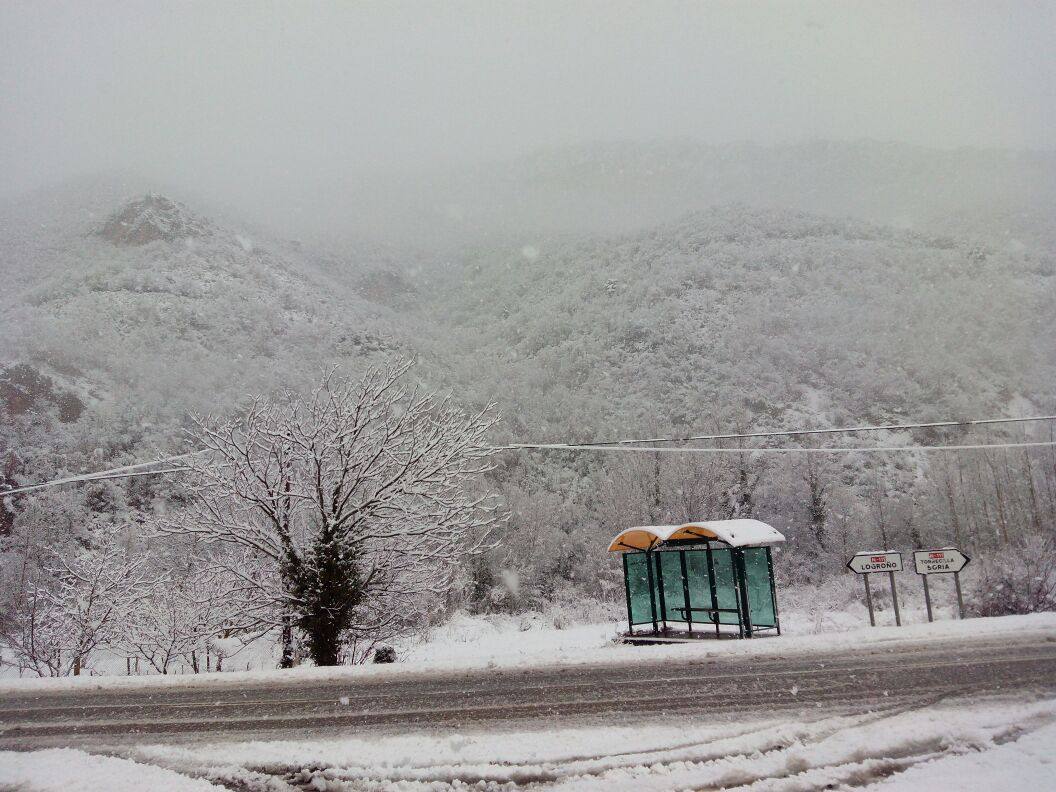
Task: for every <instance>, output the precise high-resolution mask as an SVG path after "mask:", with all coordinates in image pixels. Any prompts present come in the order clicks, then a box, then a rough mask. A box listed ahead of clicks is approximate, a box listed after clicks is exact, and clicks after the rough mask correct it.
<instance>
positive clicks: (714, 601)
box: [704, 543, 722, 638]
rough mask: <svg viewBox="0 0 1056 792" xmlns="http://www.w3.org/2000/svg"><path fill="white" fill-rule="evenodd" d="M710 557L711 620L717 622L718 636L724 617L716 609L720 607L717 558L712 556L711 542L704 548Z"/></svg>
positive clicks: (716, 634) (716, 633)
mask: <svg viewBox="0 0 1056 792" xmlns="http://www.w3.org/2000/svg"><path fill="white" fill-rule="evenodd" d="M704 550H705V554H706V555H707V559H708V588H709V589H710V590H711V620H712V621H713V622H715V637H716V638H718V637H719V636H720V635H721V633H722V631H721V629H720V627H719V625H720V623H721V622H722V619H721V618H720V617H719V614H718V613H717V611H716V609H717V608H718V607H719V595H718V592H717V591H716V589H715V559H714V558H712V556H711V544H710V543H709V544H708V545H707V547H705V548H704Z"/></svg>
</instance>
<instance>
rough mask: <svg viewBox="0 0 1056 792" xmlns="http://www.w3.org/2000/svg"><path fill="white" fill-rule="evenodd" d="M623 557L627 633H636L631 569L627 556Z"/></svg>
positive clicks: (623, 554)
mask: <svg viewBox="0 0 1056 792" xmlns="http://www.w3.org/2000/svg"><path fill="white" fill-rule="evenodd" d="M621 556H622V557H623V590H624V593H625V594H626V595H627V631H628V632H631V633H633V632H634V612H633V611H632V610H631V568H630V565H629V564H628V562H627V554H626V553H621Z"/></svg>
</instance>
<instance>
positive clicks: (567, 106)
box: [0, 0, 1056, 190]
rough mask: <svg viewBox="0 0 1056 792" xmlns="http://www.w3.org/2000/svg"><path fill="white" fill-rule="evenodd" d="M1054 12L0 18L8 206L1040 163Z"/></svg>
mask: <svg viewBox="0 0 1056 792" xmlns="http://www.w3.org/2000/svg"><path fill="white" fill-rule="evenodd" d="M1053 31H1056V4H1054V3H1036V4H1032V3H1025V2H984V3H968V2H952V3H940V2H914V3H906V4H898V3H877V2H867V3H831V4H830V3H818V4H814V3H810V4H808V3H781V4H772V5H771V4H747V3H741V2H737V3H709V2H690V3H631V4H616V3H613V2H611V1H606V2H599V3H585V2H584V3H576V2H571V0H565V2H560V3H543V2H520V3H516V4H513V3H498V2H480V3H476V2H467V3H454V2H444V3H410V4H406V5H403V4H395V3H378V4H365V3H353V2H343V3H333V4H326V3H318V4H317V3H300V2H273V3H266V2H256V3H239V4H235V3H227V2H204V3H190V4H188V3H174V2H169V3H158V2H155V1H154V0H151V1H150V2H135V3H115V2H105V1H104V0H100V1H99V2H92V3H83V2H69V3H63V4H51V3H44V2H39V1H38V0H31V1H30V2H12V0H6V1H5V2H3V3H2V5H0V91H2V110H0V159H2V161H0V165H2V168H3V183H4V184H5V185H6V187H7V189H9V190H10V189H15V190H19V189H24V188H26V187H30V186H34V185H36V184H39V183H43V182H46V181H51V180H54V179H56V178H62V177H64V176H66V175H72V174H76V173H80V172H85V171H95V170H100V169H107V168H122V169H127V168H132V169H136V170H143V171H145V172H148V173H151V174H155V175H157V176H159V177H163V178H165V177H172V178H181V179H182V178H186V177H187V176H188V175H189V174H191V175H193V174H194V173H196V172H198V173H209V174H210V176H211V179H239V178H243V177H244V176H245V174H247V173H257V174H261V173H267V174H270V176H271V177H272V178H274V177H279V178H298V177H300V176H308V177H315V176H325V175H329V174H334V173H342V172H347V171H349V170H354V169H357V168H363V167H370V168H378V167H380V168H389V167H393V166H395V167H406V168H409V169H415V168H419V167H421V166H423V165H434V164H435V165H448V164H451V163H459V162H465V161H470V160H476V159H491V158H496V157H505V156H509V155H516V154H518V153H521V152H524V151H528V150H532V149H535V148H538V147H541V146H546V145H551V144H561V143H568V142H582V141H590V140H614V139H617V140H624V139H653V138H676V137H689V138H694V139H699V140H702V141H707V142H725V141H733V140H738V141H740V140H753V141H758V142H784V141H800V140H804V139H809V138H830V139H856V138H874V139H879V140H897V141H906V142H912V143H919V144H924V145H931V146H943V147H950V146H961V145H972V146H999V147H1032V148H1051V147H1052V145H1053V140H1054V139H1056V138H1054V134H1053V133H1054V126H1056V110H1054V107H1056V57H1054V56H1053V51H1052V50H1053V46H1052V45H1053Z"/></svg>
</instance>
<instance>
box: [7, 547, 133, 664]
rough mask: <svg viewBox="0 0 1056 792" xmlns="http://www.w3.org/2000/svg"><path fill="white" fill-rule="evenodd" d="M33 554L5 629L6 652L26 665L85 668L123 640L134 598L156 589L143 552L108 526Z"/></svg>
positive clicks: (14, 660) (16, 662) (12, 659)
mask: <svg viewBox="0 0 1056 792" xmlns="http://www.w3.org/2000/svg"><path fill="white" fill-rule="evenodd" d="M30 558H31V559H32V560H34V561H35V562H36V563H35V564H34V565H33V568H32V569H27V574H25V575H24V577H23V579H22V580H23V582H22V587H21V590H20V591H19V592H17V598H18V602H17V603H15V607H14V608H13V609H12V611H13V616H12V618H11V623H10V624H8V625H7V628H6V629H5V630H4V631H3V634H2V636H0V640H2V642H3V643H4V644H5V645H6V649H7V652H6V653H5V654H7V655H8V657H9V660H8V661H9V662H11V663H12V664H13V665H15V666H17V667H18V669H19V671H20V672H25V671H29V672H32V673H35V674H37V675H39V676H67V675H70V674H73V675H78V674H80V673H81V672H82V671H83V670H84V669H86V668H87V667H88V666H89V663H90V662H91V660H92V657H93V655H94V654H95V652H96V651H97V650H98V649H100V648H102V647H106V646H109V645H111V644H112V643H113V642H114V641H115V640H116V638H117V636H118V635H119V632H120V630H121V628H122V625H123V624H124V622H125V621H126V618H127V614H128V611H129V609H130V607H131V606H132V604H133V603H134V602H136V601H142V600H143V599H144V598H146V597H148V596H149V594H150V591H151V585H152V584H151V583H150V582H149V580H148V577H147V575H146V574H145V573H144V569H143V563H142V559H133V558H131V557H130V556H129V554H128V552H127V550H126V549H125V548H124V547H123V546H122V544H121V542H120V541H118V539H117V537H115V535H114V533H113V531H111V530H108V529H100V530H99V531H98V532H95V533H93V534H92V535H91V536H90V538H89V540H87V541H86V542H85V543H84V544H83V545H81V546H79V547H77V548H74V549H69V548H64V549H62V550H54V549H51V548H40V549H39V551H38V553H37V554H35V555H33V556H30Z"/></svg>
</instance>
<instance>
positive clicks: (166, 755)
mask: <svg viewBox="0 0 1056 792" xmlns="http://www.w3.org/2000/svg"><path fill="white" fill-rule="evenodd" d="M1053 748H1056V701H1043V702H1038V703H1024V702H1022V701H1010V700H1003V701H998V700H984V701H977V700H972V699H960V700H956V701H950V702H945V703H942V704H934V703H932V704H929V705H927V706H904V705H899V706H893V707H890V708H887V709H880V710H877V711H873V712H866V713H860V714H854V715H830V716H817V715H814V714H813V713H812V712H811V711H810V710H809V709H805V710H804V712H802V713H800V714H799V715H798V716H797V717H795V718H792V719H789V718H784V719H781V720H777V719H773V718H771V719H765V720H754V721H748V722H744V721H730V722H726V723H708V722H707V716H706V715H701V716H697V717H695V718H689V719H687V718H685V717H680V718H677V719H675V720H674V721H672V720H671V719H666V720H664V721H663V722H658V723H648V724H645V723H642V724H637V725H634V726H618V725H617V726H605V727H603V728H598V727H597V726H594V727H585V728H561V729H545V730H534V731H516V732H507V733H502V732H499V733H496V732H494V731H482V730H467V731H442V732H437V733H433V734H416V735H414V736H413V737H412V736H407V735H394V736H375V737H370V736H367V737H354V738H341V739H328V740H312V741H301V740H293V741H291V740H279V741H248V742H234V743H210V744H198V745H189V746H175V745H141V746H139V747H137V748H134V749H131V751H130V755H131V756H133V757H134V758H136V759H139V760H141V761H148V762H154V763H157V764H158V765H161V766H163V767H169V768H172V769H174V770H176V771H179V772H183V773H188V774H191V775H194V776H197V777H204V778H209V779H212V780H216V781H219V782H229V783H231V782H242V783H243V784H245V788H248V789H287V788H289V789H304V788H307V789H318V790H328V791H332V792H345V791H346V790H361V789H373V790H401V792H415V791H421V792H425V791H426V790H428V791H429V792H439V791H440V790H447V789H464V788H466V787H473V786H474V785H475V786H476V787H477V788H481V789H508V788H511V787H514V786H518V785H530V786H531V787H532V788H538V789H547V790H556V789H560V790H570V791H571V790H576V791H577V792H590V791H591V790H597V791H598V792H609V791H610V790H627V791H628V792H630V791H631V790H634V792H639V791H648V790H671V789H690V788H693V789H699V788H705V789H719V788H721V789H727V790H733V789H737V790H748V789H751V790H763V789H765V790H767V791H768V792H780V791H781V790H787V791H788V792H793V791H796V792H804V791H805V790H816V789H829V788H837V787H839V788H845V787H844V785H847V786H853V787H855V788H859V787H864V788H865V789H868V790H877V792H881V791H882V792H896V790H897V792H905V791H908V790H913V791H914V792H924V791H925V790H937V789H950V790H953V789H964V790H968V789H986V790H989V791H990V792H1005V791H1006V790H1007V792H1012V790H1017V791H1018V790H1020V789H1024V788H1034V789H1038V790H1041V789H1049V788H1051V783H1052V781H1053V779H1054V778H1056V775H1054V774H1053V771H1054V770H1056V764H1054V759H1053V757H1052V752H1053ZM977 774H978V775H977ZM251 781H252V782H255V783H256V784H261V782H263V781H267V782H268V784H267V786H263V785H261V786H256V785H254V784H253V783H247V782H251ZM976 781H982V783H975V782H976ZM287 783H290V784H292V785H294V786H290V787H287V786H286V784H287ZM279 784H281V786H278V785H279Z"/></svg>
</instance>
